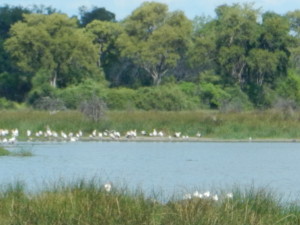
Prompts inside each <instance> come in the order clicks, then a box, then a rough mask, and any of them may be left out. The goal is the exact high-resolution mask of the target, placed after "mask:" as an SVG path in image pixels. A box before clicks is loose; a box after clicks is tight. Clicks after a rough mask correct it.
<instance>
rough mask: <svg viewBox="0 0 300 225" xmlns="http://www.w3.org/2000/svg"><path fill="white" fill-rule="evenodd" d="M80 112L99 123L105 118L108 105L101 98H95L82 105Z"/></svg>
mask: <svg viewBox="0 0 300 225" xmlns="http://www.w3.org/2000/svg"><path fill="white" fill-rule="evenodd" d="M80 111H81V112H82V113H83V114H84V115H85V116H86V117H88V118H89V119H91V120H93V121H96V122H97V121H99V120H100V119H102V118H103V117H104V115H105V111H106V104H105V102H104V101H103V100H102V99H100V98H99V97H96V96H93V97H92V98H91V99H90V100H85V101H83V102H82V103H81V104H80Z"/></svg>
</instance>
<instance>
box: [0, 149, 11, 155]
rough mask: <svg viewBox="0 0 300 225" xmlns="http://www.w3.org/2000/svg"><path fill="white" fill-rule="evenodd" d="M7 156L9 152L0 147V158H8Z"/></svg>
mask: <svg viewBox="0 0 300 225" xmlns="http://www.w3.org/2000/svg"><path fill="white" fill-rule="evenodd" d="M8 155H10V152H9V151H8V150H7V149H5V148H3V147H0V156H8Z"/></svg>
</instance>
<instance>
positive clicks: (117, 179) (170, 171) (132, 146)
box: [0, 142, 300, 196]
mask: <svg viewBox="0 0 300 225" xmlns="http://www.w3.org/2000/svg"><path fill="white" fill-rule="evenodd" d="M18 145H19V146H17V148H23V149H25V150H31V151H33V153H34V156H33V157H23V158H22V157H1V158H0V171H1V172H0V183H1V184H6V183H12V182H15V181H17V180H21V181H24V182H25V183H26V185H27V187H28V189H29V190H36V189H37V188H42V187H43V185H45V184H51V183H54V182H57V181H59V180H64V181H69V180H76V179H78V178H86V179H91V178H94V177H99V178H100V180H101V181H103V182H107V181H112V182H113V183H119V184H120V183H121V184H126V185H127V186H129V187H132V188H137V187H141V188H143V190H145V191H151V190H153V189H154V190H162V191H164V192H166V193H172V194H173V193H174V192H177V191H183V190H192V189H193V188H198V189H199V188H201V189H203V190H204V189H211V188H212V187H213V188H215V189H218V188H221V189H224V188H230V187H232V186H233V185H239V186H245V185H250V184H254V185H255V186H259V187H261V186H262V187H267V188H270V189H272V190H275V191H278V192H279V193H282V194H290V195H292V196H298V194H299V193H300V175H299V174H300V173H299V171H300V164H299V159H300V150H299V149H300V144H298V143H188V142H186V143H162V142H157V143H155V142H153V143H152V142H150V143H149V142H146V143H143V142H75V143H73V142H72V143H19V144H18ZM12 148H16V147H12Z"/></svg>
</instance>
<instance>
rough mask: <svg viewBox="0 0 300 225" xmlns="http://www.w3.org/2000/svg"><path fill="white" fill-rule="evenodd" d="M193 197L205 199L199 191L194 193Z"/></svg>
mask: <svg viewBox="0 0 300 225" xmlns="http://www.w3.org/2000/svg"><path fill="white" fill-rule="evenodd" d="M193 196H194V197H196V198H203V195H202V194H201V193H199V192H198V191H195V192H194V193H193Z"/></svg>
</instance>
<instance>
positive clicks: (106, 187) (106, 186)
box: [104, 183, 112, 192]
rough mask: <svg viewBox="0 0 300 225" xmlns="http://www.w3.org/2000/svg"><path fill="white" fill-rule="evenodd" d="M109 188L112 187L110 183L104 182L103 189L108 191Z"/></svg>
mask: <svg viewBox="0 0 300 225" xmlns="http://www.w3.org/2000/svg"><path fill="white" fill-rule="evenodd" d="M111 188H112V185H111V183H107V184H104V189H105V190H106V191H107V192H110V191H111Z"/></svg>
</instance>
